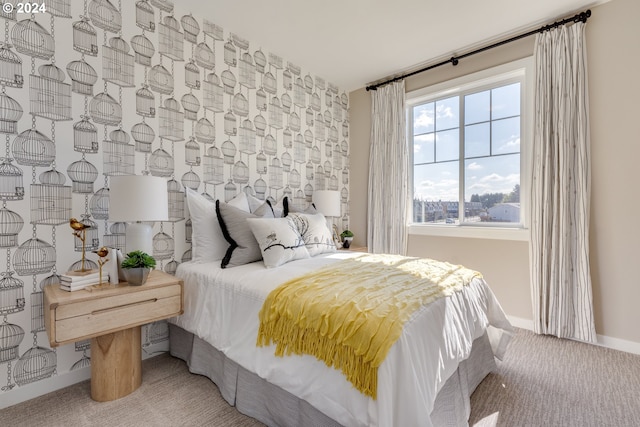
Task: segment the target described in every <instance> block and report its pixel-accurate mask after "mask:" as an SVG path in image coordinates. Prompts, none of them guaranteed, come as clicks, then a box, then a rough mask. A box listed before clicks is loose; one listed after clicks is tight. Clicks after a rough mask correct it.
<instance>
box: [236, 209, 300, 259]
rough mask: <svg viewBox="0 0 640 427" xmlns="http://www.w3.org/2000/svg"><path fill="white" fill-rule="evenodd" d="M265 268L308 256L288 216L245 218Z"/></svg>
mask: <svg viewBox="0 0 640 427" xmlns="http://www.w3.org/2000/svg"><path fill="white" fill-rule="evenodd" d="M247 223H248V224H249V227H251V232H252V233H253V236H254V237H255V238H256V240H257V241H258V245H260V251H261V252H262V261H263V262H264V265H265V266H266V267H267V268H273V267H278V266H279V265H282V264H285V263H287V262H289V261H293V260H296V259H302V258H309V251H307V248H306V247H305V244H304V240H303V239H302V236H300V233H298V230H297V228H296V225H295V224H294V223H293V220H291V219H290V218H247Z"/></svg>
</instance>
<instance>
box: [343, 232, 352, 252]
mask: <svg viewBox="0 0 640 427" xmlns="http://www.w3.org/2000/svg"><path fill="white" fill-rule="evenodd" d="M340 237H341V238H342V247H343V248H345V249H349V246H351V241H352V240H353V233H352V232H351V230H344V231H343V232H342V233H340Z"/></svg>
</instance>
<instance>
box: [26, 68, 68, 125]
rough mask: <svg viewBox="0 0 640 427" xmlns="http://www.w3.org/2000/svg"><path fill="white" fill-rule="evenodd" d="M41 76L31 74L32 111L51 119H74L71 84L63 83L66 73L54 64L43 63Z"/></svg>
mask: <svg viewBox="0 0 640 427" xmlns="http://www.w3.org/2000/svg"><path fill="white" fill-rule="evenodd" d="M38 72H39V73H40V75H39V76H35V75H33V74H32V75H31V76H29V87H30V89H31V90H30V94H29V99H30V100H31V109H30V113H31V114H33V115H34V116H40V117H45V118H47V119H49V120H72V119H73V117H72V116H71V85H69V84H67V83H63V81H64V79H65V73H64V71H62V70H61V69H60V68H58V67H56V66H55V65H54V64H45V65H41V66H40V68H39V69H38Z"/></svg>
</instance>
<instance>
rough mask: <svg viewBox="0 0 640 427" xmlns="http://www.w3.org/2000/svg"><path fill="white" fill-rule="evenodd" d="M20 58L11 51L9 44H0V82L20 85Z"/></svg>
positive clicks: (22, 78) (7, 84)
mask: <svg viewBox="0 0 640 427" xmlns="http://www.w3.org/2000/svg"><path fill="white" fill-rule="evenodd" d="M23 83H24V77H23V76H22V59H20V56H18V55H16V54H15V53H13V51H12V50H11V45H6V44H5V45H2V46H0V84H3V85H5V86H10V87H18V88H20V87H22V84H23Z"/></svg>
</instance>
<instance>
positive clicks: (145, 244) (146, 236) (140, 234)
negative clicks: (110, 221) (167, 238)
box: [125, 222, 153, 255]
mask: <svg viewBox="0 0 640 427" xmlns="http://www.w3.org/2000/svg"><path fill="white" fill-rule="evenodd" d="M126 239H127V242H126V246H125V247H126V251H127V253H129V252H133V251H142V252H145V253H147V254H149V255H153V228H151V226H150V225H149V224H145V223H143V222H131V223H128V224H127V231H126Z"/></svg>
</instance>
